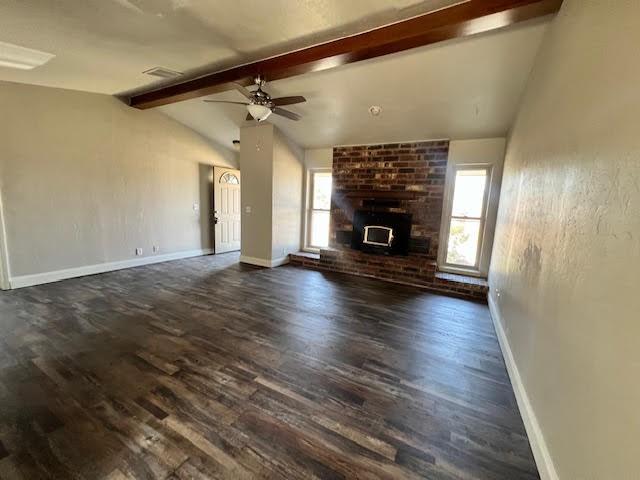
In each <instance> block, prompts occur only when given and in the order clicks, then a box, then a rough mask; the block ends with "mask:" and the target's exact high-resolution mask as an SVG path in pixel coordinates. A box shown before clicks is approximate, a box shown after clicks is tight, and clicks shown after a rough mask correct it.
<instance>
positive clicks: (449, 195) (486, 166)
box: [438, 163, 497, 277]
mask: <svg viewBox="0 0 640 480" xmlns="http://www.w3.org/2000/svg"><path fill="white" fill-rule="evenodd" d="M460 170H485V171H486V172H487V176H486V180H485V181H486V184H485V189H484V197H483V199H482V210H481V216H480V217H453V216H452V209H453V196H454V193H455V183H456V176H457V174H458V171H460ZM495 170H496V169H495V168H494V165H493V164H492V163H459V164H456V165H452V166H451V167H450V168H449V169H448V172H447V181H446V186H445V197H444V208H443V214H442V228H441V230H440V245H439V248H438V269H439V270H441V271H444V272H450V273H459V274H462V275H471V276H476V277H486V276H487V274H488V271H489V263H490V260H491V247H492V243H493V230H494V229H495V212H492V211H490V209H491V207H493V203H495V202H491V201H490V200H491V197H492V194H495V192H492V188H495V187H494V184H495V181H494V175H495V174H496V172H495ZM496 210H497V206H496ZM454 218H456V219H464V218H468V219H473V220H480V231H479V232H478V250H477V253H476V261H475V264H474V265H473V266H465V265H457V264H451V263H448V262H447V251H448V247H449V232H450V230H451V220H452V219H454ZM492 219H493V221H491V220H492Z"/></svg>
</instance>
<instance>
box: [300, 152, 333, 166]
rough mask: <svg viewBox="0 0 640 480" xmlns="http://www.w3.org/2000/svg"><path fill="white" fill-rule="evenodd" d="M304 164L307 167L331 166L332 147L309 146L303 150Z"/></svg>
mask: <svg viewBox="0 0 640 480" xmlns="http://www.w3.org/2000/svg"><path fill="white" fill-rule="evenodd" d="M304 164H305V167H307V169H311V168H332V167H333V147H328V148H310V149H308V150H305V151H304Z"/></svg>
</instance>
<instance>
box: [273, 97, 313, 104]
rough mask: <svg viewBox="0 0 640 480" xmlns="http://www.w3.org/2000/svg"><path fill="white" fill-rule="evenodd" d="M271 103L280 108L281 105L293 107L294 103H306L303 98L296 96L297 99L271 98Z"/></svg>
mask: <svg viewBox="0 0 640 480" xmlns="http://www.w3.org/2000/svg"><path fill="white" fill-rule="evenodd" d="M271 101H272V102H273V104H274V105H276V106H281V105H295V104H296V103H304V102H306V101H307V99H306V98H304V97H300V96H298V97H280V98H273V99H271Z"/></svg>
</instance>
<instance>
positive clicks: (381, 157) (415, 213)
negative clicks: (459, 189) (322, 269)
mask: <svg viewBox="0 0 640 480" xmlns="http://www.w3.org/2000/svg"><path fill="white" fill-rule="evenodd" d="M448 153H449V142H448V141H446V140H441V141H434V142H413V143H394V144H385V145H368V146H354V147H336V148H334V149H333V197H332V207H331V237H330V246H331V248H334V249H338V250H341V249H345V248H349V247H348V239H349V238H350V234H351V230H352V224H351V222H352V220H353V213H354V211H356V210H359V209H367V208H366V207H367V203H369V204H371V203H376V205H377V209H378V210H386V211H392V212H402V213H410V214H411V215H412V227H411V238H412V242H411V243H412V247H411V254H412V255H419V256H421V257H428V258H430V259H433V260H435V259H436V256H437V252H438V236H439V234H440V219H441V216H442V202H443V195H444V181H445V173H446V168H447V157H448ZM381 207H382V208H381ZM427 246H428V248H427Z"/></svg>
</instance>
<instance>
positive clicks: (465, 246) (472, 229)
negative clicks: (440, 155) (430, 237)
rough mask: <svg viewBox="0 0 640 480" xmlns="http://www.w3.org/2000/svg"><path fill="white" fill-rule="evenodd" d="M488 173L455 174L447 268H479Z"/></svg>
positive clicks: (465, 170)
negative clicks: (448, 266)
mask: <svg viewBox="0 0 640 480" xmlns="http://www.w3.org/2000/svg"><path fill="white" fill-rule="evenodd" d="M489 174H490V170H489V169H488V168H460V169H458V170H457V171H456V177H455V184H454V192H453V203H452V207H451V220H450V223H449V237H448V240H447V250H446V252H447V254H446V263H447V264H448V265H452V266H457V267H463V268H470V269H477V268H478V265H479V262H480V252H481V250H482V240H483V229H484V224H485V218H486V202H487V190H488V179H489V176H490V175H489Z"/></svg>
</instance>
